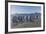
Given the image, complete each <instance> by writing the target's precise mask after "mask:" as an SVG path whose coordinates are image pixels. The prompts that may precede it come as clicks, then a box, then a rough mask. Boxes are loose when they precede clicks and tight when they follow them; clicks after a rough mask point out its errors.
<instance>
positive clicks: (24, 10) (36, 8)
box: [10, 5, 41, 14]
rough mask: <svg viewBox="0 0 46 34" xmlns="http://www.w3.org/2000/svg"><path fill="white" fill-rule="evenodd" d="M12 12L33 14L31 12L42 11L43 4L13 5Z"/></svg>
mask: <svg viewBox="0 0 46 34" xmlns="http://www.w3.org/2000/svg"><path fill="white" fill-rule="evenodd" d="M10 12H11V14H31V13H41V6H19V5H11V7H10Z"/></svg>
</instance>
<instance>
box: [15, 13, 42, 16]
mask: <svg viewBox="0 0 46 34" xmlns="http://www.w3.org/2000/svg"><path fill="white" fill-rule="evenodd" d="M14 15H16V16H32V15H41V13H32V14H14Z"/></svg>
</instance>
